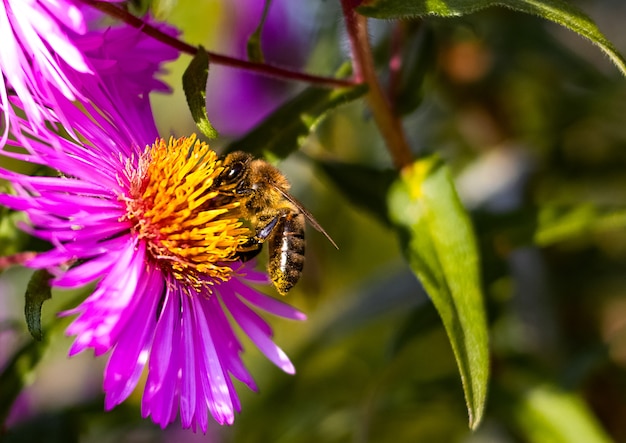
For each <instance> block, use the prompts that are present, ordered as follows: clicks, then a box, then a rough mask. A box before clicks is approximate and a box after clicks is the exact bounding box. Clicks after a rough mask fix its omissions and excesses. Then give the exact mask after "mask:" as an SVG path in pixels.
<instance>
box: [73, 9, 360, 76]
mask: <svg viewBox="0 0 626 443" xmlns="http://www.w3.org/2000/svg"><path fill="white" fill-rule="evenodd" d="M80 1H81V2H83V3H84V4H86V5H89V6H91V7H93V8H96V9H98V10H100V11H102V12H104V13H105V14H107V15H109V16H111V17H115V18H117V19H119V20H121V21H123V22H124V23H126V24H128V25H130V26H132V27H134V28H137V29H139V30H141V32H143V33H144V34H146V35H149V36H150V37H152V38H154V39H155V40H158V41H160V42H162V43H165V44H166V45H169V46H171V47H172V48H175V49H178V50H179V51H181V52H184V53H187V54H190V55H195V54H196V52H197V51H198V48H197V47H195V46H192V45H190V44H188V43H185V42H183V41H181V40H179V39H177V38H176V37H172V36H171V35H167V34H165V33H163V32H161V31H160V30H159V29H157V28H155V27H154V26H151V25H149V24H147V23H145V22H144V21H143V20H141V19H140V18H137V17H135V16H134V15H132V14H131V13H129V12H128V11H125V10H124V9H121V8H119V7H117V6H115V5H114V4H111V3H107V2H102V1H97V0H80ZM207 53H208V54H209V59H210V60H211V62H212V63H215V64H218V65H224V66H230V67H233V68H239V69H244V70H246V71H250V72H254V73H257V74H261V75H266V76H269V77H276V78H281V79H287V80H294V81H301V82H305V83H310V84H313V85H317V86H323V87H327V88H343V87H349V86H355V85H356V83H355V82H354V81H351V80H346V79H339V78H334V77H323V76H318V75H312V74H306V73H303V72H299V71H294V70H291V69H287V68H281V67H279V66H274V65H269V64H267V63H257V62H251V61H248V60H242V59H238V58H235V57H229V56H227V55H223V54H218V53H215V52H210V51H207Z"/></svg>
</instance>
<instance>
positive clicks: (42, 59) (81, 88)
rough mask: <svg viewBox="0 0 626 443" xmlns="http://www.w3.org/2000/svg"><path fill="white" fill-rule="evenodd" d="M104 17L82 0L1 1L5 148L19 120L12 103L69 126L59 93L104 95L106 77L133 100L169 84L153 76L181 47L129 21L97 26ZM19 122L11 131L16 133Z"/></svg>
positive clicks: (0, 106) (0, 105)
mask: <svg viewBox="0 0 626 443" xmlns="http://www.w3.org/2000/svg"><path fill="white" fill-rule="evenodd" d="M106 1H112V0H106ZM102 17H103V14H102V13H100V12H99V11H96V10H95V9H93V8H90V7H88V6H84V5H82V3H81V2H80V1H76V0H0V42H2V43H1V44H0V115H2V119H3V122H2V123H0V126H1V127H2V133H1V134H0V147H2V146H3V145H4V144H5V142H6V139H7V136H8V131H9V127H10V125H11V122H12V121H14V120H18V119H17V117H16V116H15V110H14V107H17V108H21V109H22V110H23V111H24V112H25V114H26V115H27V117H28V119H29V120H30V121H31V124H32V125H34V126H35V127H37V128H39V129H43V127H44V123H45V121H51V120H52V121H59V122H61V123H62V124H63V125H64V126H69V123H68V121H67V119H66V117H65V116H64V115H62V114H61V113H60V107H59V106H58V104H57V100H58V97H59V96H61V97H63V98H65V99H67V100H79V99H80V100H82V101H86V100H90V101H98V97H97V96H98V94H99V93H102V91H101V89H102V87H101V84H102V83H106V87H107V88H108V89H109V90H110V91H115V93H116V94H118V95H119V96H123V97H124V98H125V99H126V100H131V101H134V100H135V97H136V96H141V97H143V95H146V94H147V93H148V92H151V91H152V90H158V91H167V90H168V89H167V86H166V85H165V84H163V83H162V82H160V81H158V80H157V79H155V77H154V75H155V74H156V73H158V72H159V68H160V64H161V63H162V62H163V61H165V60H171V59H174V58H176V57H177V56H178V53H177V51H175V50H173V49H171V48H169V47H167V46H165V45H164V44H162V43H159V42H157V41H155V40H153V39H151V38H146V37H145V35H143V34H142V33H141V31H139V30H137V29H134V28H132V27H130V26H128V25H125V24H122V25H118V26H114V27H110V26H106V27H105V28H97V22H98V21H99V19H101V18H102ZM148 21H150V20H149V19H148ZM151 24H153V25H155V26H157V27H159V28H161V30H162V31H163V32H166V33H168V34H170V35H174V34H176V33H177V31H176V30H175V29H174V28H172V27H169V26H165V25H157V24H154V23H151ZM91 28H93V29H91ZM5 79H6V80H5ZM10 96H14V97H11V98H10ZM20 126H21V125H19V124H16V125H15V128H14V130H13V134H14V135H15V136H17V137H20V133H19V131H18V130H17V129H18V128H19V127H20Z"/></svg>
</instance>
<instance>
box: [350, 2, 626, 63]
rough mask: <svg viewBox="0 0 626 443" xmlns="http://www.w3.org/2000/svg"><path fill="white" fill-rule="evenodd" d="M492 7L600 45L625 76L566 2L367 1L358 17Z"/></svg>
mask: <svg viewBox="0 0 626 443" xmlns="http://www.w3.org/2000/svg"><path fill="white" fill-rule="evenodd" d="M491 6H502V7H505V8H510V9H513V10H515V11H519V12H525V13H527V14H532V15H537V16H539V17H543V18H545V19H547V20H550V21H553V22H555V23H558V24H559V25H562V26H564V27H566V28H568V29H569V30H571V31H574V32H576V33H577V34H580V35H582V36H583V37H585V38H587V39H589V40H590V41H591V42H592V43H593V44H595V45H597V46H598V47H599V48H600V49H601V50H602V51H603V52H604V53H605V54H606V55H608V56H609V58H610V59H611V61H612V62H613V63H615V65H616V66H617V68H618V69H619V70H620V71H621V72H622V74H624V75H626V60H625V59H624V57H622V56H621V55H620V53H619V52H618V51H617V49H615V47H614V46H613V44H612V43H611V42H610V41H609V40H608V39H607V38H606V37H605V36H604V34H602V32H600V30H599V29H598V27H597V26H596V24H595V23H594V22H593V20H591V18H589V17H588V16H587V15H586V14H585V13H584V12H582V11H580V10H579V9H578V8H576V7H575V6H573V5H572V4H571V3H570V2H567V1H565V0H364V1H363V3H361V6H360V7H359V8H358V9H357V10H358V12H359V13H361V14H364V15H367V16H370V17H375V18H386V19H390V18H402V17H415V16H420V17H423V16H427V15H437V16H441V17H456V16H460V15H465V14H471V13H473V12H476V11H479V10H481V9H485V8H489V7H491Z"/></svg>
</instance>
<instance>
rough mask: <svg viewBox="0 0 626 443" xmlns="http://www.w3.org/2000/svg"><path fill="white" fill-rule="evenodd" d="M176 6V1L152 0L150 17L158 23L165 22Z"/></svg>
mask: <svg viewBox="0 0 626 443" xmlns="http://www.w3.org/2000/svg"><path fill="white" fill-rule="evenodd" d="M177 5H178V0H152V2H151V3H150V9H151V10H152V15H153V16H154V18H156V19H157V20H159V21H166V19H167V18H169V16H170V15H171V14H172V11H173V10H174V8H176V6H177Z"/></svg>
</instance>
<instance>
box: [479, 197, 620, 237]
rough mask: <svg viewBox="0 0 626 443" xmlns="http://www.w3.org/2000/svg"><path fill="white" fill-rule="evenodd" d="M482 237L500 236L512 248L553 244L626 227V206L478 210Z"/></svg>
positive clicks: (552, 206) (547, 206)
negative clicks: (483, 212)
mask: <svg viewBox="0 0 626 443" xmlns="http://www.w3.org/2000/svg"><path fill="white" fill-rule="evenodd" d="M475 220H476V223H477V226H478V228H479V231H480V236H481V237H491V238H497V239H498V240H497V241H498V242H499V243H500V244H507V245H508V246H509V247H510V248H515V247H519V246H526V245H531V244H534V245H537V246H550V245H553V244H556V243H559V242H563V241H568V240H572V239H580V238H589V236H590V235H594V234H599V233H602V232H607V231H615V230H621V229H625V228H626V209H624V208H616V207H608V208H607V207H599V206H596V205H593V204H591V203H583V204H580V205H545V206H541V207H539V208H525V209H521V210H517V211H513V212H510V213H504V214H482V213H477V214H476V215H475Z"/></svg>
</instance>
